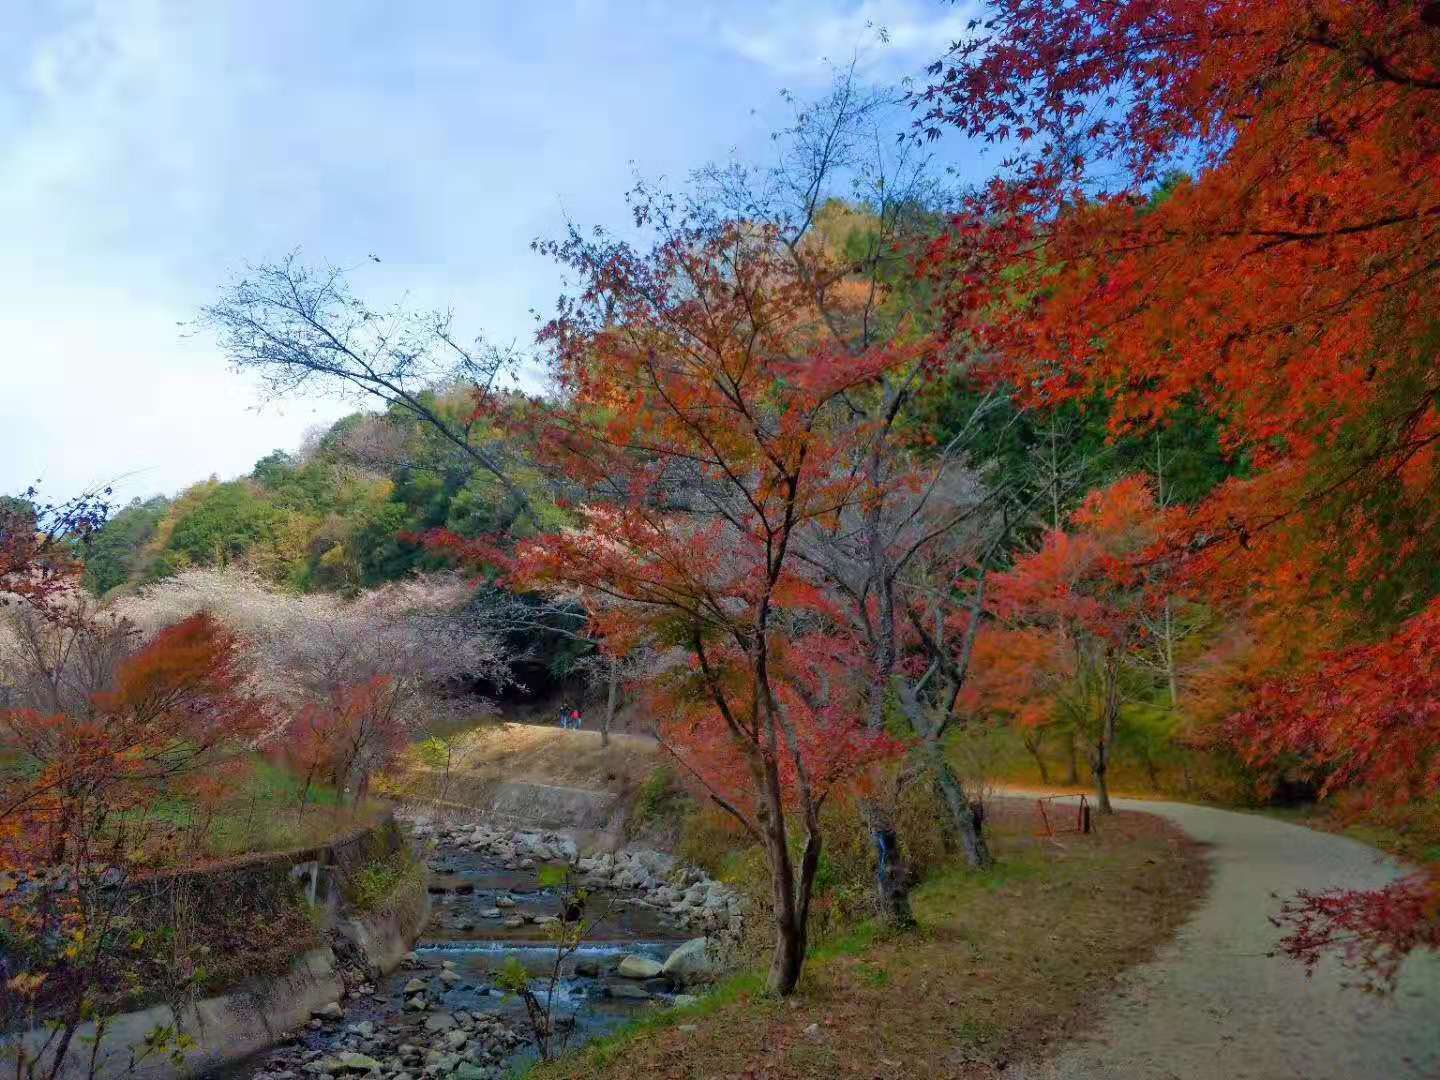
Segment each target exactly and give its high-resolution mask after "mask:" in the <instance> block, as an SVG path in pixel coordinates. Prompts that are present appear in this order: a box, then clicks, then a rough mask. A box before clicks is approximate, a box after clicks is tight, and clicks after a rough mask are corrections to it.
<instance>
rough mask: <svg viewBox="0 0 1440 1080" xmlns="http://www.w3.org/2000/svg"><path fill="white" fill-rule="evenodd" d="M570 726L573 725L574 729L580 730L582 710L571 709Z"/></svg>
mask: <svg viewBox="0 0 1440 1080" xmlns="http://www.w3.org/2000/svg"><path fill="white" fill-rule="evenodd" d="M570 726H571V727H572V728H573V729H574V730H576V731H579V730H580V710H579V709H571V710H570Z"/></svg>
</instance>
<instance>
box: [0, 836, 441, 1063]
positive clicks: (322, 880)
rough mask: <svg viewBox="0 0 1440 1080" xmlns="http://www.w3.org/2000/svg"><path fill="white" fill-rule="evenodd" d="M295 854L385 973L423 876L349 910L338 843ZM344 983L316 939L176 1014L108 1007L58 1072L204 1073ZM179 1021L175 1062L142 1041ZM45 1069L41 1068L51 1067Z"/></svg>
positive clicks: (276, 1035) (2, 1053)
mask: <svg viewBox="0 0 1440 1080" xmlns="http://www.w3.org/2000/svg"><path fill="white" fill-rule="evenodd" d="M371 831H373V832H375V833H376V834H377V835H382V836H383V838H384V839H383V842H382V843H381V844H380V845H379V847H385V846H387V845H388V846H389V850H394V847H393V845H394V843H395V842H396V838H398V837H399V836H400V834H399V833H398V831H397V829H396V826H395V823H394V822H393V820H387V821H386V822H383V823H382V824H381V825H379V826H376V828H375V830H371ZM360 839H362V838H361V837H347V838H346V839H345V841H344V844H345V846H346V847H347V848H349V847H353V846H354V845H355V843H356V841H357V840H360ZM400 842H402V843H403V842H404V841H403V839H402V840H400ZM377 850H378V848H377ZM297 855H301V857H302V858H303V859H304V861H302V862H297V863H295V865H294V866H293V867H292V872H293V873H294V876H295V877H297V878H298V879H299V880H300V882H301V886H302V888H303V889H304V890H305V891H306V893H307V894H308V896H309V899H310V900H311V902H312V903H313V902H317V901H318V902H319V904H320V906H321V908H322V911H325V912H327V913H328V914H329V915H330V916H331V917H332V918H333V919H334V922H333V928H334V929H335V930H336V932H338V933H339V934H340V935H341V936H342V937H344V938H345V939H347V940H348V941H349V942H350V943H352V944H353V945H354V946H355V947H356V949H357V950H358V951H359V953H360V955H361V957H362V958H363V959H364V960H365V962H366V963H367V964H369V965H370V966H371V967H372V968H374V969H376V970H378V971H380V972H381V973H388V972H390V971H393V970H394V969H395V968H396V967H398V966H399V964H400V960H401V958H402V957H403V956H404V954H405V953H406V951H407V950H408V949H409V948H410V946H411V944H412V943H413V942H414V941H415V939H416V938H417V937H418V936H419V934H420V931H421V929H422V928H423V927H424V925H425V923H426V921H427V920H428V919H429V915H430V897H429V894H428V893H427V892H426V890H425V888H424V886H423V884H419V885H412V886H410V887H408V888H405V889H403V890H402V891H401V893H400V895H397V896H396V897H394V898H393V900H392V902H391V903H389V904H387V905H386V907H385V909H384V910H382V911H379V912H375V913H372V914H367V915H360V916H352V917H345V916H344V914H343V913H340V914H335V912H334V906H333V905H334V900H335V895H336V891H337V890H336V889H335V888H334V880H333V874H327V873H326V871H327V870H330V869H331V868H333V865H334V864H335V863H336V862H337V861H338V860H336V859H335V857H334V853H332V852H330V851H329V850H311V851H307V852H304V853H297ZM262 861H264V862H267V863H272V864H273V861H274V860H273V859H272V858H270V857H266V858H265V859H264V860H262ZM233 869H235V868H226V869H223V870H221V871H220V872H221V873H225V872H227V871H229V870H233ZM327 877H328V878H329V879H330V880H329V881H326V878H327ZM317 884H320V885H321V889H322V895H320V896H317V895H316V887H317ZM326 886H329V887H328V888H327V887H326ZM324 893H328V896H327V895H324ZM344 990H345V988H344V985H343V983H342V981H341V979H340V976H339V974H338V972H337V970H336V960H335V955H334V953H333V951H332V950H331V949H330V948H329V947H328V946H327V947H324V948H318V949H313V950H311V951H310V952H307V953H305V954H304V955H302V956H301V957H299V958H298V959H297V960H296V961H295V963H294V964H292V965H291V967H290V970H289V971H288V972H286V973H285V974H284V975H281V976H279V977H273V978H267V979H257V980H255V981H253V982H251V983H248V984H246V985H244V986H241V987H238V988H236V989H234V990H231V991H229V992H227V993H224V994H219V995H216V996H215V997H209V998H204V999H201V1000H199V1001H195V1002H191V1003H189V1004H186V1005H182V1006H181V1007H180V1008H179V1013H178V1015H177V1013H176V1011H175V1010H174V1009H172V1008H171V1006H170V1005H152V1006H150V1007H149V1008H146V1009H140V1010H137V1011H135V1012H130V1013H124V1014H122V1015H120V1016H115V1017H111V1018H109V1019H108V1020H106V1021H105V1022H104V1026H103V1029H102V1031H101V1032H100V1036H99V1045H98V1049H97V1048H96V1042H95V1040H96V1025H95V1024H94V1023H89V1024H85V1025H83V1026H82V1027H81V1028H80V1029H79V1030H78V1031H77V1032H76V1033H75V1036H74V1038H73V1039H72V1042H71V1048H70V1051H69V1053H68V1055H67V1057H66V1061H65V1063H64V1065H63V1067H62V1068H61V1070H60V1074H59V1075H60V1080H86V1078H88V1077H93V1078H94V1080H121V1078H122V1077H123V1078H125V1080H178V1078H181V1077H193V1076H199V1075H202V1074H204V1073H206V1072H209V1071H211V1070H214V1069H217V1068H220V1067H222V1066H225V1065H229V1064H232V1063H234V1062H236V1061H239V1060H241V1059H243V1058H245V1057H248V1056H249V1055H251V1054H253V1053H255V1052H257V1051H259V1050H263V1049H264V1048H265V1047H267V1046H270V1045H271V1044H272V1043H274V1042H276V1041H278V1040H279V1039H280V1037H281V1036H283V1035H284V1034H285V1033H286V1032H287V1031H289V1030H292V1029H294V1028H296V1027H298V1026H300V1025H301V1024H303V1023H305V1022H306V1021H308V1020H309V1019H310V1016H311V1014H312V1013H314V1012H315V1011H316V1010H318V1009H321V1008H324V1007H325V1006H326V1005H329V1004H331V1003H332V1002H336V1001H339V1000H340V998H341V997H342V996H343V994H344ZM177 1021H178V1024H177ZM177 1027H178V1030H180V1031H182V1032H184V1033H185V1035H187V1036H188V1037H189V1038H191V1039H193V1040H194V1041H195V1046H194V1047H193V1048H192V1049H190V1050H188V1051H186V1052H185V1054H184V1055H183V1060H181V1061H179V1062H178V1063H177V1062H176V1061H174V1060H172V1058H171V1057H170V1055H169V1054H168V1053H167V1052H164V1051H147V1050H146V1041H147V1039H149V1038H150V1037H151V1036H152V1033H154V1032H156V1031H157V1030H163V1029H175V1028H177ZM50 1036H51V1033H50V1032H49V1031H48V1030H45V1029H43V1028H39V1029H35V1030H32V1031H29V1032H26V1033H25V1034H24V1035H23V1036H21V1037H19V1039H18V1041H19V1043H20V1045H21V1046H23V1047H24V1049H25V1052H26V1055H27V1057H32V1058H33V1057H34V1056H35V1055H37V1054H40V1055H42V1059H43V1058H44V1057H50V1056H53V1053H54V1047H53V1045H51V1044H53V1041H54V1040H53V1039H52V1038H51V1037H50ZM16 1041H17V1040H16V1037H15V1036H7V1035H5V1034H3V1033H0V1071H4V1070H7V1069H8V1070H11V1071H13V1068H14V1065H13V1062H14V1060H15V1059H14V1052H15V1050H16V1049H17V1046H16ZM92 1049H93V1050H95V1055H94V1069H93V1071H92V1069H91V1052H92ZM41 1071H42V1074H44V1073H48V1071H49V1070H48V1069H44V1070H41Z"/></svg>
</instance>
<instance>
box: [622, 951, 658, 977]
mask: <svg viewBox="0 0 1440 1080" xmlns="http://www.w3.org/2000/svg"><path fill="white" fill-rule="evenodd" d="M663 967H664V965H663V964H661V963H660V962H659V961H658V960H651V959H650V958H649V957H648V956H627V957H625V959H623V960H621V961H620V966H619V967H618V968H616V969H615V972H616V974H618V975H619V976H620V977H621V978H622V979H653V978H654V977H655V976H656V975H659V974H660V972H661V970H662V969H663Z"/></svg>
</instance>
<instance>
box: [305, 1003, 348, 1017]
mask: <svg viewBox="0 0 1440 1080" xmlns="http://www.w3.org/2000/svg"><path fill="white" fill-rule="evenodd" d="M310 1015H311V1016H313V1017H315V1019H316V1020H343V1019H344V1018H345V1010H344V1009H342V1008H340V1003H339V1002H338V1001H332V1002H331V1003H330V1004H329V1005H326V1006H325V1007H324V1008H320V1009H316V1010H315V1011H314V1012H313V1013H311V1014H310Z"/></svg>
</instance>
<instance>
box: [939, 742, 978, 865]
mask: <svg viewBox="0 0 1440 1080" xmlns="http://www.w3.org/2000/svg"><path fill="white" fill-rule="evenodd" d="M930 763H931V764H930V767H931V768H932V769H933V770H934V772H935V783H936V786H938V787H939V788H940V795H941V798H943V799H944V800H945V810H946V812H947V814H948V816H949V818H950V820H951V823H952V824H953V826H954V829H955V835H956V836H958V837H959V838H960V846H961V848H962V849H963V850H964V852H965V861H966V862H967V863H969V864H970V865H971V866H972V867H974V868H975V869H976V870H984V869H985V868H987V867H988V866H990V865H991V863H992V862H993V860H992V859H991V857H990V846H989V845H988V844H986V843H985V832H984V829H983V828H982V827H981V823H980V822H979V821H978V820H977V818H978V817H979V803H976V802H972V801H971V800H970V799H968V798H967V797H966V795H965V785H964V784H963V783H962V782H961V780H960V778H959V777H958V776H956V775H955V770H954V769H952V768H951V767H950V763H949V762H948V761H946V760H945V757H944V755H943V754H941V753H939V752H938V748H937V750H936V752H934V753H932V754H931V755H930Z"/></svg>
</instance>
